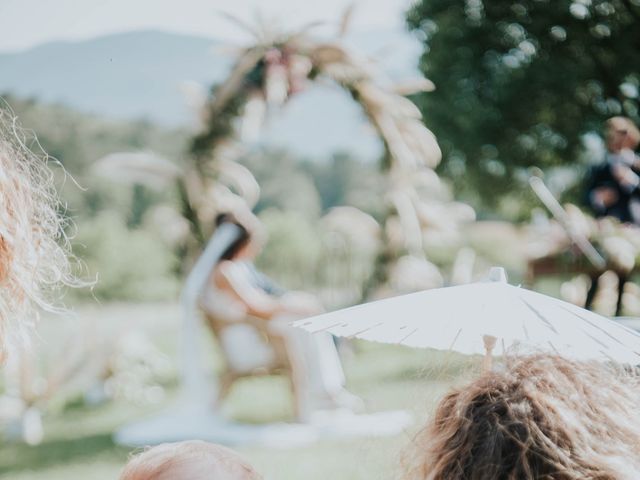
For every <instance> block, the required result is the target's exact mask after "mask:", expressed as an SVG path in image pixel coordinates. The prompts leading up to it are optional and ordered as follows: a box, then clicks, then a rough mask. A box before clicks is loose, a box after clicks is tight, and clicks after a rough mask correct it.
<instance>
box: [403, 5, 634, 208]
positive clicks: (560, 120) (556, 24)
mask: <svg viewBox="0 0 640 480" xmlns="http://www.w3.org/2000/svg"><path fill="white" fill-rule="evenodd" d="M408 24H409V26H410V28H411V29H412V30H414V31H415V32H416V33H418V34H419V35H421V36H422V38H423V40H424V54H423V56H422V59H421V63H420V68H421V70H422V71H423V72H424V74H425V75H426V76H427V77H428V78H430V79H431V80H433V81H434V82H435V84H436V87H437V89H436V91H435V92H433V93H429V94H426V95H420V97H419V98H418V99H417V100H418V103H419V105H420V107H421V109H422V110H423V112H424V113H425V115H426V117H427V118H428V121H429V125H430V126H433V130H434V132H435V134H436V136H437V137H438V139H439V141H440V143H441V146H442V149H443V153H444V161H443V162H442V164H441V166H440V171H441V172H442V173H443V174H445V175H446V176H447V177H449V178H451V179H453V180H454V183H455V185H456V187H457V188H458V192H459V193H460V194H462V195H463V196H465V197H466V198H473V196H474V195H475V194H476V192H477V195H478V197H477V198H476V200H479V201H482V203H483V204H484V205H485V206H488V207H495V206H498V204H499V203H500V202H504V201H505V198H509V197H505V194H507V193H511V194H513V195H514V197H513V198H518V196H520V195H522V193H518V190H519V189H520V192H524V190H522V185H523V183H522V181H523V180H524V179H525V178H526V175H522V174H523V173H524V172H525V171H526V170H525V169H526V168H527V167H531V166H537V167H541V168H547V167H554V166H558V165H562V164H573V163H574V162H577V161H578V159H579V156H580V151H581V149H582V137H583V135H584V134H585V133H587V132H590V131H599V130H600V127H601V124H602V122H603V120H604V119H606V118H607V117H609V116H612V115H627V116H629V117H631V118H632V119H634V120H635V121H636V122H637V121H638V120H640V115H639V111H638V107H639V105H638V90H639V87H640V1H638V0H553V1H551V0H518V1H512V0H510V1H506V0H492V1H483V0H455V1H451V0H421V1H419V2H418V3H417V4H416V5H415V6H414V7H413V8H412V9H411V10H410V11H409V13H408Z"/></svg>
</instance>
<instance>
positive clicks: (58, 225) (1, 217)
mask: <svg viewBox="0 0 640 480" xmlns="http://www.w3.org/2000/svg"><path fill="white" fill-rule="evenodd" d="M30 141H32V142H33V144H34V145H35V146H39V145H38V144H37V141H36V140H35V137H34V136H30V135H28V134H27V132H26V131H24V130H22V129H21V128H20V127H19V126H18V124H17V120H16V117H15V115H14V114H13V112H12V110H11V109H10V108H9V106H8V105H7V104H6V103H5V102H4V101H3V100H2V99H1V98H0V357H3V356H4V355H5V354H6V348H7V346H8V345H10V344H12V343H13V342H16V341H18V342H19V341H21V338H25V337H24V335H23V334H24V332H25V327H28V326H29V325H31V324H33V322H34V320H35V318H36V317H37V315H38V311H39V310H41V309H44V310H54V309H56V305H57V304H58V300H59V293H60V291H61V287H62V286H64V285H75V284H76V283H77V282H76V280H75V277H74V275H73V273H72V268H71V266H70V258H71V255H70V251H71V250H70V247H69V241H68V239H67V237H66V235H65V226H66V225H65V221H64V220H63V218H62V217H61V215H60V212H61V210H62V208H61V203H60V200H59V197H58V195H57V192H56V190H55V187H54V178H53V173H52V171H51V170H50V169H49V168H48V165H47V163H48V161H49V160H50V158H49V157H48V156H46V154H44V153H42V155H38V154H36V153H34V152H33V151H32V150H31V149H30V148H29V145H28V142H30Z"/></svg>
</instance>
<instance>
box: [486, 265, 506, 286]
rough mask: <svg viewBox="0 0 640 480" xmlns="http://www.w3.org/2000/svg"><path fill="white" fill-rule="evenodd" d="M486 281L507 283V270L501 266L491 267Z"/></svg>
mask: <svg viewBox="0 0 640 480" xmlns="http://www.w3.org/2000/svg"><path fill="white" fill-rule="evenodd" d="M487 281H489V282H501V283H507V272H506V271H505V269H504V268H502V267H491V270H489V275H488V276H487Z"/></svg>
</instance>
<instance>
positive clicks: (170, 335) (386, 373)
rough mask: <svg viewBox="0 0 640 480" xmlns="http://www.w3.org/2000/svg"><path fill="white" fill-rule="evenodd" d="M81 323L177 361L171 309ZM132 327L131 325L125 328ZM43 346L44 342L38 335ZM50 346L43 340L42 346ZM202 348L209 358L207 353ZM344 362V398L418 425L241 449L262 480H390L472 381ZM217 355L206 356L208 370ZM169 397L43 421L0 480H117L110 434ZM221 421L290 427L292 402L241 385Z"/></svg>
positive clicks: (467, 367) (265, 386)
mask: <svg viewBox="0 0 640 480" xmlns="http://www.w3.org/2000/svg"><path fill="white" fill-rule="evenodd" d="M78 318H79V319H82V318H87V319H91V320H92V321H94V322H98V323H104V322H107V323H106V324H108V325H109V326H110V328H113V326H114V325H118V324H130V323H135V324H136V327H137V328H142V329H144V330H145V331H147V332H149V333H150V336H151V337H152V338H153V341H154V343H156V344H157V345H159V346H161V348H162V349H163V351H165V352H167V354H169V355H170V356H171V357H172V358H175V351H176V349H175V345H174V342H175V338H176V332H177V331H178V330H179V323H178V321H177V319H178V318H179V315H178V311H177V309H176V307H175V306H169V307H167V306H157V305H146V306H127V305H119V306H105V307H102V308H99V309H98V308H96V307H92V308H90V309H82V310H81V311H80V312H79V315H78ZM132 319H135V320H132ZM43 337H44V335H43ZM50 342H51V340H50ZM205 345H206V346H207V348H208V349H209V350H211V351H213V350H214V349H215V347H214V346H212V343H210V342H209V341H206V343H205ZM355 347H356V348H355V355H353V357H352V358H349V359H347V360H346V361H345V364H346V369H347V376H348V380H349V388H350V389H351V390H352V391H353V392H354V393H356V394H358V395H360V396H361V397H362V398H363V399H364V400H365V402H366V404H367V410H368V411H370V412H375V411H380V410H385V409H408V410H411V411H412V412H413V413H414V415H415V418H416V421H415V425H414V426H413V427H412V428H411V429H410V430H409V431H407V432H405V433H403V434H401V435H398V436H395V437H389V438H377V439H372V438H363V439H359V440H349V441H346V440H343V441H324V442H320V443H317V444H314V445H311V446H305V447H302V448H296V449H289V450H274V449H266V448H258V447H246V448H239V449H238V450H240V451H241V452H242V453H243V454H244V455H245V456H246V457H247V458H248V459H249V460H250V461H251V462H252V463H253V464H254V465H255V466H256V467H257V469H258V470H259V471H260V472H262V473H263V474H264V475H265V478H267V479H278V480H293V479H296V480H300V479H304V480H320V479H323V480H324V479H327V478H330V479H332V480H358V479H367V480H372V479H390V478H398V476H399V471H400V464H401V456H402V455H401V452H402V451H403V450H405V449H406V447H407V446H408V445H409V444H410V442H411V437H412V434H413V433H414V432H415V430H416V428H418V427H419V426H420V425H421V423H422V422H423V421H424V419H425V417H426V416H427V415H428V414H429V412H430V411H431V410H432V408H433V406H434V405H435V402H436V401H437V400H438V399H439V398H440V397H441V395H442V393H443V392H444V391H445V390H446V389H447V388H448V387H449V386H450V385H451V384H453V383H456V382H459V381H461V380H462V379H464V378H465V377H468V376H469V375H473V371H472V368H471V363H470V362H469V360H468V359H466V358H463V357H460V356H457V355H455V354H445V353H437V352H431V351H422V350H412V349H408V348H402V347H391V346H384V345H377V344H371V343H364V342H359V343H357V344H356V345H355ZM216 358H217V357H216V355H215V353H214V354H210V355H207V361H208V362H210V363H211V364H212V371H214V370H215V363H216V361H217V360H216ZM168 391H169V395H167V397H166V399H165V400H164V401H163V402H162V403H160V404H155V405H153V406H152V407H149V406H146V407H143V406H140V405H133V404H131V403H128V402H125V401H115V402H110V403H107V404H103V405H101V406H98V407H88V406H86V405H84V404H82V403H81V402H75V403H72V404H70V405H67V406H66V407H64V408H57V409H55V410H54V411H52V412H50V413H48V414H47V415H46V416H45V430H46V436H45V439H44V441H43V443H42V444H41V445H39V446H36V447H29V446H26V445H23V444H18V443H8V442H4V443H3V444H2V446H1V447H0V478H2V479H11V480H44V479H46V480H79V479H83V480H85V479H91V480H107V479H117V477H118V473H119V471H120V469H121V468H122V465H123V464H124V463H125V462H126V460H127V457H128V455H129V454H130V452H131V449H128V448H125V447H120V446H117V445H115V444H114V443H113V441H112V438H111V435H112V432H113V431H114V430H115V429H117V428H118V427H120V426H121V425H124V424H126V423H127V422H129V421H133V420H136V419H139V418H141V417H144V416H148V415H150V414H152V413H154V411H157V410H162V409H163V408H166V407H167V406H168V405H169V404H170V403H171V401H172V397H171V392H172V387H168ZM224 411H225V414H226V415H228V416H231V417H233V418H235V419H238V420H240V421H246V422H254V423H255V422H268V421H283V420H285V421H286V420H290V418H291V399H290V398H289V394H288V389H287V385H286V382H285V380H284V379H283V378H279V377H263V378H253V379H247V380H243V381H241V382H239V383H238V384H236V386H235V387H234V390H233V391H232V393H231V395H230V397H229V399H228V400H227V402H226V405H225V407H224Z"/></svg>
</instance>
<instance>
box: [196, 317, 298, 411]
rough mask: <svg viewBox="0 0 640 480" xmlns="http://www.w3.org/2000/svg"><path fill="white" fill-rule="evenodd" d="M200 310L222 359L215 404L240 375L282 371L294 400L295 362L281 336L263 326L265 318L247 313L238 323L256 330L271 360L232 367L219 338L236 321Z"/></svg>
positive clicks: (244, 376) (280, 373)
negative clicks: (252, 365) (251, 367)
mask: <svg viewBox="0 0 640 480" xmlns="http://www.w3.org/2000/svg"><path fill="white" fill-rule="evenodd" d="M200 310H201V311H202V314H203V316H204V318H205V322H206V324H207V326H208V327H209V328H210V329H211V331H212V333H213V335H214V337H215V338H216V341H217V342H218V345H219V346H220V351H221V352H222V355H223V359H224V370H223V372H222V374H221V375H220V378H219V389H218V395H217V398H216V405H219V404H220V403H221V402H223V401H224V400H225V398H226V397H227V396H228V395H229V392H230V391H231V388H232V387H233V384H234V383H235V382H236V381H238V380H240V379H242V378H247V377H253V376H265V375H285V376H286V377H287V379H288V380H289V384H290V387H291V393H292V395H293V398H294V400H295V399H296V398H297V394H298V388H297V385H296V382H295V380H294V375H293V369H294V365H293V363H294V362H295V359H294V358H292V357H291V353H290V351H289V350H288V349H287V345H286V342H285V340H284V338H283V337H282V336H280V335H277V334H274V333H273V332H271V331H270V329H269V328H267V326H268V321H266V320H263V319H260V318H255V317H251V316H247V317H246V319H245V320H244V322H241V323H245V324H247V325H250V326H251V327H253V328H255V329H256V330H257V331H258V333H259V334H260V335H261V336H262V337H263V338H264V340H265V342H266V343H267V345H268V346H269V347H270V348H271V349H272V350H273V354H274V355H273V361H272V362H270V363H269V364H266V365H264V366H260V367H257V368H254V369H252V370H237V369H234V367H233V362H231V361H230V352H228V351H226V348H225V345H224V342H222V341H221V338H222V337H221V335H222V332H223V331H224V329H225V328H228V327H229V326H231V325H237V324H238V322H235V321H234V322H230V321H227V320H224V319H221V318H219V317H217V316H215V315H213V314H212V313H210V312H208V311H207V310H206V309H205V308H202V306H201V308H200ZM293 404H294V413H295V415H296V417H297V416H298V413H299V412H298V406H297V402H296V401H294V402H293Z"/></svg>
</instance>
